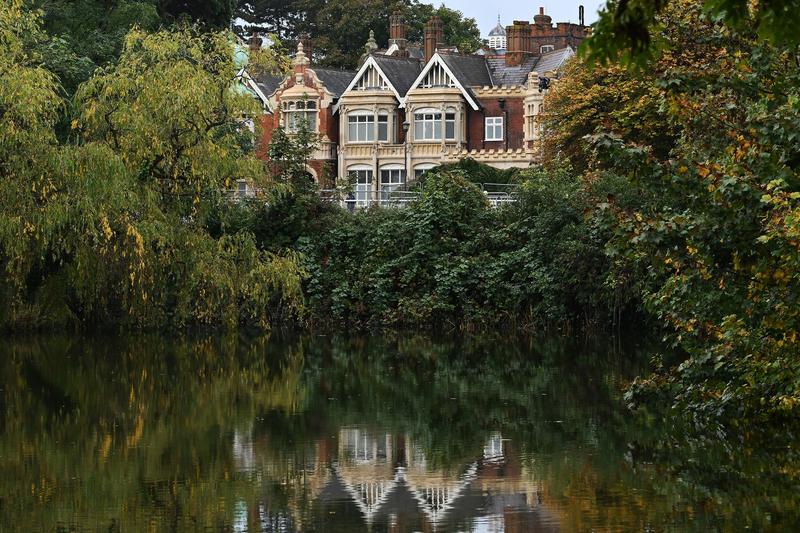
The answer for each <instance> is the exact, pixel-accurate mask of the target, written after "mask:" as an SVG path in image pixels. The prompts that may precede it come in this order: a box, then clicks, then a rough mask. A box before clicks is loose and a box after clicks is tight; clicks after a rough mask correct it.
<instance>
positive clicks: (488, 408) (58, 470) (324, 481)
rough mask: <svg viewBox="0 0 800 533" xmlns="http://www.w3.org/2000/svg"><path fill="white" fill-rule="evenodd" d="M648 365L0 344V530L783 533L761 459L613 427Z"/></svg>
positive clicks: (249, 344) (397, 339) (546, 346)
mask: <svg viewBox="0 0 800 533" xmlns="http://www.w3.org/2000/svg"><path fill="white" fill-rule="evenodd" d="M646 362H647V350H645V349H643V348H638V347H636V346H635V345H629V346H627V347H625V348H621V347H620V346H617V345H615V346H610V345H604V344H598V343H586V342H582V343H578V342H570V341H566V340H563V339H531V338H523V339H519V338H514V339H509V338H504V339H503V338H485V339H480V338H471V339H468V340H464V339H460V340H453V339H437V340H431V339H430V338H428V337H425V336H416V335H412V334H407V333H405V334H397V335H390V336H387V337H373V338H368V339H353V338H344V337H343V338H329V337H298V338H278V337H277V336H273V337H271V338H267V337H264V338H243V337H223V338H215V337H208V338H189V339H180V340H178V339H169V338H164V337H150V336H146V337H113V338H112V337H93V338H80V337H77V338H75V337H73V338H53V337H46V338H35V339H18V340H14V341H10V340H6V341H2V342H0V389H1V390H0V531H92V532H94V531H104V532H116V531H226V532H256V531H259V532H295V531H330V532H358V531H376V532H378V531H379V532H384V531H392V532H406V531H407V532H417V531H420V532H430V531H440V532H509V533H512V532H555V531H717V530H719V531H739V530H744V529H746V528H748V527H749V528H752V530H756V531H761V530H774V531H797V530H798V529H797V528H796V527H795V526H797V524H798V522H797V521H796V520H797V513H796V512H794V510H795V509H796V508H797V507H796V504H797V496H796V494H797V493H796V492H795V490H794V489H795V488H796V487H795V486H793V485H792V484H791V482H792V480H793V479H794V477H793V475H791V474H787V473H786V472H787V471H786V469H785V465H782V466H781V468H783V469H784V470H783V472H784V473H783V474H782V477H781V478H780V480H779V481H780V482H774V481H775V478H774V477H771V478H770V479H769V480H767V481H764V482H763V483H762V484H759V483H761V482H762V481H763V479H762V478H759V477H758V474H753V475H752V477H751V478H748V479H747V480H746V481H745V482H744V483H742V479H743V478H745V477H747V476H749V475H750V474H747V473H746V471H747V470H748V468H749V467H750V466H752V471H753V472H761V473H763V472H764V470H765V469H764V465H765V464H767V465H769V464H770V461H771V459H769V455H767V461H766V463H765V462H759V459H758V458H757V457H754V456H752V454H751V457H749V458H748V459H746V460H744V461H738V462H736V461H734V459H732V458H731V450H730V449H727V450H726V451H724V453H722V454H721V455H715V453H716V452H713V450H712V449H713V443H710V444H709V447H708V448H709V449H708V450H706V449H704V450H694V449H693V450H684V451H683V452H676V451H675V450H670V449H669V447H667V446H666V445H665V444H664V443H665V442H666V440H665V438H662V437H661V435H662V433H661V432H662V431H663V429H664V428H661V427H659V423H658V421H654V420H640V418H641V417H638V418H636V417H633V416H632V415H631V414H630V413H629V412H628V411H627V410H626V408H625V406H624V403H623V401H622V393H621V391H622V389H623V387H624V385H625V384H626V383H627V382H628V381H629V380H630V379H632V378H633V377H634V376H635V375H637V374H638V373H640V372H643V371H645V370H646ZM709 450H712V451H709ZM684 452H685V453H684ZM755 455H757V454H755ZM720 458H722V459H720ZM733 464H735V465H736V466H735V474H736V475H732V474H731V469H732V468H733V467H731V465H733ZM698 465H699V467H698ZM772 466H774V467H775V469H776V470H778V467H777V466H776V465H772ZM726 472H727V473H726ZM795 472H796V470H795ZM726 476H727V477H726ZM787 479H788V480H789V482H788V484H787ZM743 486H746V487H747V490H743Z"/></svg>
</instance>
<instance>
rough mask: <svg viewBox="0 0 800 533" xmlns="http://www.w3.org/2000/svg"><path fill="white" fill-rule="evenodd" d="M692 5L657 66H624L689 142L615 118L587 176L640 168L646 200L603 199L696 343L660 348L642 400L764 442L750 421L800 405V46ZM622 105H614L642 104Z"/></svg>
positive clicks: (635, 401)
mask: <svg viewBox="0 0 800 533" xmlns="http://www.w3.org/2000/svg"><path fill="white" fill-rule="evenodd" d="M679 4H680V6H678V5H672V4H671V5H670V7H669V8H668V9H667V11H666V12H665V14H664V17H663V19H662V23H663V28H662V30H661V32H660V38H661V39H662V40H663V42H664V45H665V50H668V51H669V52H665V53H664V54H663V55H662V56H661V57H660V58H659V59H658V61H657V62H656V63H654V64H653V65H652V66H653V69H652V70H651V71H650V72H649V73H646V74H645V73H642V72H638V73H633V72H628V73H627V74H625V72H619V73H618V75H619V76H620V77H621V78H622V80H621V83H625V84H630V83H644V84H646V85H647V86H649V87H651V88H654V89H655V90H656V92H654V93H652V94H654V96H655V100H654V102H653V103H652V104H650V106H651V108H652V109H653V110H656V109H657V114H658V116H660V117H662V118H661V121H662V122H663V123H665V124H666V125H668V127H669V129H670V130H671V131H673V132H676V133H677V135H676V136H675V137H674V144H673V146H672V147H671V148H670V149H669V150H668V151H667V153H664V148H663V147H661V148H659V147H658V146H656V143H657V139H658V137H657V136H646V135H645V136H638V137H637V135H635V130H633V129H632V127H631V125H626V124H625V123H624V122H621V121H614V120H603V118H602V117H601V119H600V120H599V121H597V123H594V124H597V125H596V126H595V125H594V124H592V128H593V131H595V132H599V133H598V134H597V135H594V136H592V137H591V138H590V139H589V140H590V142H591V144H592V146H593V148H594V150H595V152H594V154H595V155H593V156H591V157H590V161H589V162H588V163H589V164H588V166H589V168H590V169H593V172H592V173H589V174H587V176H586V179H587V180H592V179H598V176H601V177H603V179H614V180H619V179H624V180H627V181H628V182H629V183H630V186H631V187H632V188H633V190H634V191H636V193H637V196H638V198H637V199H634V201H633V202H628V203H627V204H626V205H621V204H620V203H619V202H618V201H617V200H618V199H617V198H615V197H610V198H609V200H608V201H607V202H605V203H603V205H602V206H601V208H602V210H603V211H604V212H606V213H607V214H608V215H609V219H608V221H609V225H610V226H609V227H611V228H614V229H615V236H614V238H613V239H612V240H611V241H610V242H609V248H608V251H609V253H610V254H611V256H612V257H613V258H614V260H615V261H617V262H620V263H622V264H624V265H626V268H627V269H628V270H629V271H630V272H635V273H636V275H637V276H638V277H639V282H638V284H639V285H640V286H641V290H642V294H643V297H644V301H645V303H646V305H647V308H648V309H649V311H650V312H651V313H652V314H653V315H654V316H655V317H657V318H658V320H659V321H660V322H661V323H662V324H664V326H665V327H666V328H667V331H668V336H667V339H668V340H669V341H671V343H672V344H673V345H675V346H676V347H678V348H680V349H681V350H682V351H683V352H684V353H685V355H686V357H685V360H683V361H682V362H677V363H676V362H674V361H673V360H672V359H670V358H666V357H660V358H658V359H656V362H657V363H658V366H657V369H656V372H655V373H654V375H652V376H650V377H648V378H642V379H640V380H638V381H637V382H636V383H635V384H634V385H633V387H632V388H631V391H630V394H629V400H630V402H631V404H632V405H634V406H637V407H643V408H650V409H655V410H657V411H658V412H660V413H661V412H668V408H669V407H671V408H672V410H671V412H674V413H685V414H687V415H688V416H689V417H690V418H691V421H692V423H693V425H694V429H695V430H702V431H704V432H705V431H709V432H712V433H713V434H721V433H722V432H723V431H725V432H728V433H729V434H731V435H733V436H734V440H735V438H738V439H740V443H741V445H742V446H749V444H747V438H748V435H749V434H750V430H749V426H751V425H752V424H754V423H755V424H769V425H771V426H779V427H786V428H788V427H789V425H788V424H789V423H790V422H791V421H792V420H796V419H797V414H798V406H800V388H798V383H800V359H798V331H800V313H798V309H800V305H798V304H800V292H798V287H800V284H798V278H797V276H798V274H797V273H798V272H800V270H798V267H800V264H799V263H798V261H799V260H800V259H798V258H800V253H799V252H798V246H797V242H798V239H797V237H798V230H797V227H798V220H800V216H799V215H798V213H800V159H798V157H797V139H798V138H800V130H799V129H798V124H799V123H800V120H798V119H800V116H798V114H800V106H798V102H799V101H800V92H798V91H800V89H799V88H800V69H798V65H800V56H798V50H797V48H796V47H787V48H784V47H781V46H777V45H773V44H769V43H767V42H764V41H762V40H760V39H759V36H758V35H757V34H756V33H755V32H751V31H746V30H737V31H731V30H730V29H729V28H727V27H725V26H724V25H723V23H722V22H714V21H712V20H710V19H709V18H708V17H707V15H706V14H705V13H704V11H703V9H702V8H701V5H700V4H699V3H697V2H693V3H690V2H681V3H679ZM757 9H758V11H755V12H754V13H755V14H760V15H763V14H764V13H765V11H763V10H764V9H766V7H764V6H761V7H758V8H757ZM762 29H763V28H762ZM625 78H627V79H625ZM651 92H652V89H651ZM655 103H657V104H658V105H657V106H656V105H655ZM614 104H615V105H612V106H611V107H610V109H609V110H607V111H605V114H606V116H608V117H613V116H614V114H616V113H619V112H625V110H626V109H627V107H629V106H630V105H631V100H628V99H624V98H623V99H618V100H616V101H615V102H614ZM573 116H578V115H577V114H575V115H573ZM591 120H594V119H591ZM566 123H567V124H570V122H569V121H567V122H566ZM578 123H581V124H587V123H591V122H589V121H588V120H578V121H575V122H572V124H578ZM606 125H608V126H609V128H608V129H605V126H606ZM634 143H636V144H634ZM585 153H588V152H585Z"/></svg>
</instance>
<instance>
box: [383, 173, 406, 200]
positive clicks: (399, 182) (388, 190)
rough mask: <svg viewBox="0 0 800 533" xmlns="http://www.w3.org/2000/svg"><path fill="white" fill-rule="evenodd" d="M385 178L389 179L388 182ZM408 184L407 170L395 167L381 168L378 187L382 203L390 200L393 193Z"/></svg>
mask: <svg viewBox="0 0 800 533" xmlns="http://www.w3.org/2000/svg"><path fill="white" fill-rule="evenodd" d="M385 178H388V180H387V179H385ZM406 182H407V177H406V169H405V168H403V167H400V166H394V165H390V166H385V167H381V168H380V170H379V171H378V187H379V190H380V193H381V201H385V200H389V198H390V197H391V194H392V192H393V191H394V190H396V189H398V188H400V187H401V186H403V185H405V184H406Z"/></svg>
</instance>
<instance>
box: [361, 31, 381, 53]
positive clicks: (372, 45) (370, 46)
mask: <svg viewBox="0 0 800 533" xmlns="http://www.w3.org/2000/svg"><path fill="white" fill-rule="evenodd" d="M364 48H366V49H367V54H371V53H372V52H374V51H375V50H377V49H378V43H377V42H375V32H374V31H372V30H369V39H367V44H366V45H364Z"/></svg>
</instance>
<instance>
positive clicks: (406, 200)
mask: <svg viewBox="0 0 800 533" xmlns="http://www.w3.org/2000/svg"><path fill="white" fill-rule="evenodd" d="M319 193H320V196H322V199H323V200H326V201H328V202H332V203H338V204H339V205H341V206H342V207H344V208H346V209H347V210H348V211H351V212H352V211H355V210H356V209H367V208H369V207H372V206H374V205H377V206H380V207H405V206H406V205H408V204H410V203H411V202H415V201H417V199H418V198H419V193H418V192H417V191H379V192H378V193H377V195H376V194H374V193H373V192H372V191H356V192H354V193H342V192H341V191H337V190H334V189H323V190H320V191H319Z"/></svg>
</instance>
